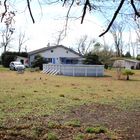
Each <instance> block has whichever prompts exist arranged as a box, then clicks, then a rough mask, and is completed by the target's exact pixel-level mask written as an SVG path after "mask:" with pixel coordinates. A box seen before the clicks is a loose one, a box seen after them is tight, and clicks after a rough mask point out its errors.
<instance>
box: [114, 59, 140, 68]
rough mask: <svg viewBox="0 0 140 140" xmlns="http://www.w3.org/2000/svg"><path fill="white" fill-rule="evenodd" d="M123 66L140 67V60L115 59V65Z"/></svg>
mask: <svg viewBox="0 0 140 140" xmlns="http://www.w3.org/2000/svg"><path fill="white" fill-rule="evenodd" d="M119 66H120V67H123V68H128V69H140V61H138V60H135V59H119V60H115V61H114V64H113V67H119Z"/></svg>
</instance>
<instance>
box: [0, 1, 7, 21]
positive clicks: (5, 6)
mask: <svg viewBox="0 0 140 140" xmlns="http://www.w3.org/2000/svg"><path fill="white" fill-rule="evenodd" d="M6 2H7V0H4V8H5V11H4V13H2V18H1V22H2V21H3V18H4V16H5V14H6V13H7V5H6Z"/></svg>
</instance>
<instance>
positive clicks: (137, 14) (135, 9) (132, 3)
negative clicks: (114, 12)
mask: <svg viewBox="0 0 140 140" xmlns="http://www.w3.org/2000/svg"><path fill="white" fill-rule="evenodd" d="M131 5H132V7H133V9H134V11H135V16H138V17H140V13H139V12H138V11H137V8H136V6H135V4H134V0H131Z"/></svg>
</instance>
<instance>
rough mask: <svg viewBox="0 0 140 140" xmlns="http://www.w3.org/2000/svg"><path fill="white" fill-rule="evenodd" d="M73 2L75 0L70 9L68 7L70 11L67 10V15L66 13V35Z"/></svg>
mask: <svg viewBox="0 0 140 140" xmlns="http://www.w3.org/2000/svg"><path fill="white" fill-rule="evenodd" d="M65 1H66V0H65ZM73 4H74V0H72V3H71V5H70V6H69V9H68V12H67V15H66V23H65V29H64V30H65V35H66V32H67V27H68V21H69V14H70V11H71V8H72V6H73Z"/></svg>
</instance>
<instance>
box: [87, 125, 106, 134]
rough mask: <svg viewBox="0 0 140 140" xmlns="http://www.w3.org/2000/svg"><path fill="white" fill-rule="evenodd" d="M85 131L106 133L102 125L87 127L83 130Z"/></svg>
mask: <svg viewBox="0 0 140 140" xmlns="http://www.w3.org/2000/svg"><path fill="white" fill-rule="evenodd" d="M85 131H86V132H87V133H95V134H99V133H106V132H107V129H106V128H105V127H103V126H96V127H88V128H86V130H85Z"/></svg>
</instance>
